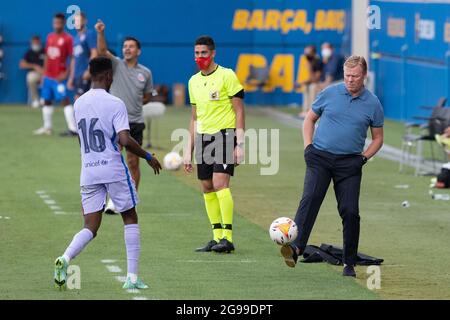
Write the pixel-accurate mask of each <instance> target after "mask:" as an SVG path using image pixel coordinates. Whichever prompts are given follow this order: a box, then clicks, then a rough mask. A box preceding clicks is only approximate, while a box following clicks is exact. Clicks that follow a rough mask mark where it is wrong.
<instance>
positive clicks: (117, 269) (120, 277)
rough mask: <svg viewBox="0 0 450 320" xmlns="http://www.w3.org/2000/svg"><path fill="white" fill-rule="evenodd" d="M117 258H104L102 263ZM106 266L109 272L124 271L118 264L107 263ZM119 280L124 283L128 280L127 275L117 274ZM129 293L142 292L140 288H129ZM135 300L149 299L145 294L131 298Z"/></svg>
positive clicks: (112, 261) (110, 261)
mask: <svg viewBox="0 0 450 320" xmlns="http://www.w3.org/2000/svg"><path fill="white" fill-rule="evenodd" d="M116 261H117V260H113V259H103V260H101V262H102V263H114V262H116ZM106 268H107V269H108V271H109V272H113V273H118V272H122V269H120V267H118V266H116V265H106ZM114 278H115V279H116V280H117V281H119V282H121V283H124V282H125V281H127V277H126V276H115V277H114ZM126 291H127V293H131V294H138V293H140V290H139V289H127V290H126ZM131 299H133V300H148V298H147V297H144V296H135V297H133V298H131Z"/></svg>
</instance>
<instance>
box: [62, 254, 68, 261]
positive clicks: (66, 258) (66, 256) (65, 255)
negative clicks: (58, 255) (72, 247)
mask: <svg viewBox="0 0 450 320" xmlns="http://www.w3.org/2000/svg"><path fill="white" fill-rule="evenodd" d="M62 256H63V258H64V259H65V260H66V262H67V263H69V262H70V258H69V256H68V255H67V254H63V255H62Z"/></svg>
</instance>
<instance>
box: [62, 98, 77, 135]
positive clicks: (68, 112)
mask: <svg viewBox="0 0 450 320" xmlns="http://www.w3.org/2000/svg"><path fill="white" fill-rule="evenodd" d="M64 117H65V118H66V123H67V128H69V130H70V131H72V132H77V127H76V125H75V116H74V112H73V106H72V105H71V104H69V105H67V106H65V107H64Z"/></svg>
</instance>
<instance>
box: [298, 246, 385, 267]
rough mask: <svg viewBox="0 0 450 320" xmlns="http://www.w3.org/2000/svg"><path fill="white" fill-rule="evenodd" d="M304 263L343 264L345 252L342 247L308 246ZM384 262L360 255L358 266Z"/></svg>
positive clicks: (358, 256)
mask: <svg viewBox="0 0 450 320" xmlns="http://www.w3.org/2000/svg"><path fill="white" fill-rule="evenodd" d="M303 258H304V259H303V260H301V262H303V263H314V262H328V263H330V264H333V265H342V264H343V250H342V248H340V247H337V246H333V245H330V244H326V243H322V244H321V246H320V247H317V246H313V245H308V246H306V248H305V251H304V252H303ZM383 261H384V260H383V259H380V258H375V257H371V256H368V255H366V254H364V253H358V255H357V260H356V264H357V265H361V266H369V265H380V264H381V263H382V262H383Z"/></svg>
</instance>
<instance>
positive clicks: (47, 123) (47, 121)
mask: <svg viewBox="0 0 450 320" xmlns="http://www.w3.org/2000/svg"><path fill="white" fill-rule="evenodd" d="M53 110H54V108H53V106H43V107H42V118H43V119H44V128H45V129H51V128H52V117H53Z"/></svg>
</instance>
